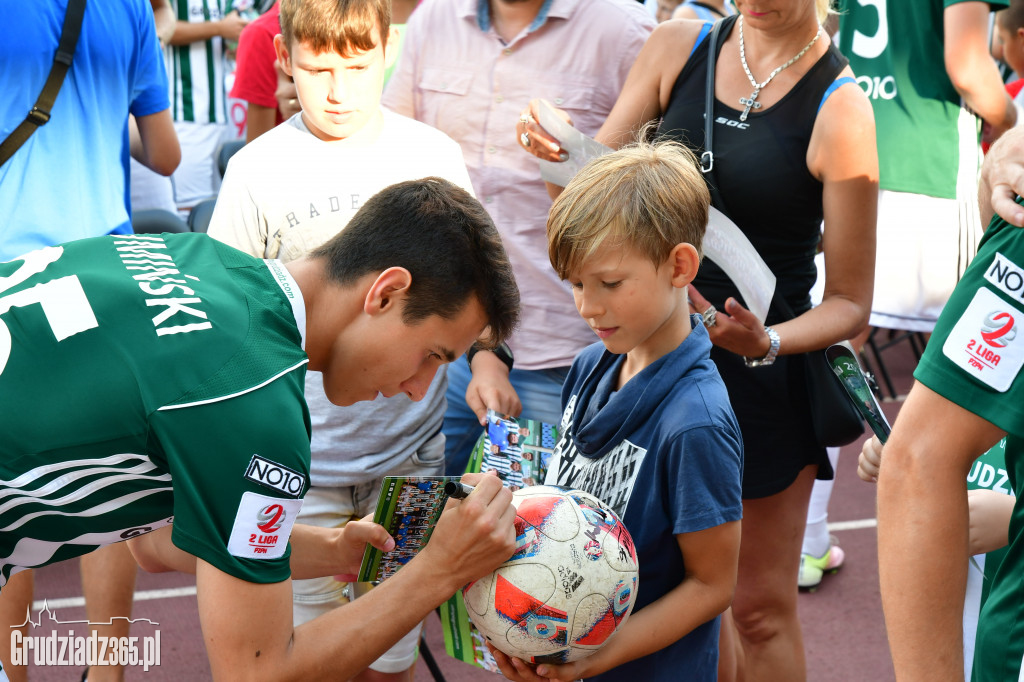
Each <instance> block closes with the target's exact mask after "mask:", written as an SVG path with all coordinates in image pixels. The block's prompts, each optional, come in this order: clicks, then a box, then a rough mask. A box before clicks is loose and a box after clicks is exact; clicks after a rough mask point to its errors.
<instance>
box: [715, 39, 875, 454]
mask: <svg viewBox="0 0 1024 682" xmlns="http://www.w3.org/2000/svg"><path fill="white" fill-rule="evenodd" d="M721 25H722V21H721V20H719V21H716V22H715V25H714V27H713V28H712V29H711V35H710V37H709V38H708V69H707V83H706V86H705V90H706V92H705V95H704V153H703V154H702V155H701V157H700V167H701V168H700V169H701V171H702V172H703V173H704V174H705V175H707V176H708V180H709V182H708V185H709V189H710V191H711V197H712V204H715V205H716V206H715V207H716V208H718V210H720V211H724V210H725V203H724V202H723V200H722V196H721V194H719V192H718V188H717V187H715V183H714V172H713V169H714V166H715V155H714V153H713V152H712V150H711V144H712V139H713V132H714V130H713V128H714V103H715V61H716V57H717V52H718V49H717V48H718V34H719V28H720V27H721ZM773 303H774V304H775V306H776V310H778V311H779V312H781V313H782V314H783V315H784V316H785V319H787V320H791V319H793V318H794V317H796V315H795V314H794V313H793V310H792V309H791V308H790V307H789V304H788V303H786V301H785V300H784V299H783V298H782V296H775V298H774V299H773ZM803 358H804V376H805V379H806V381H807V394H808V396H809V398H810V401H809V402H810V413H811V414H810V417H811V424H812V426H813V427H814V438H815V440H816V441H817V442H818V445H821V446H822V447H838V446H840V445H846V444H847V443H852V442H853V441H855V440H857V439H858V438H860V436H861V435H862V434H863V433H864V421H863V420H862V419H861V417H860V413H859V412H858V411H857V408H856V407H855V406H854V405H853V403H852V402H850V398H849V397H848V396H847V395H846V390H845V389H844V388H843V385H842V383H840V379H839V377H837V376H836V375H835V373H834V372H833V371H832V368H831V367H829V364H828V358H826V357H825V350H824V349H822V350H815V351H811V352H809V353H804V355H803ZM793 360H797V358H793ZM754 371H757V370H756V369H755V370H754Z"/></svg>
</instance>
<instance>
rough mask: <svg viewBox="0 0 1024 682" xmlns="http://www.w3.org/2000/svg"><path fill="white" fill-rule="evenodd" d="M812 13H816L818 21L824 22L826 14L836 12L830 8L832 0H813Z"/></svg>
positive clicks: (826, 17)
mask: <svg viewBox="0 0 1024 682" xmlns="http://www.w3.org/2000/svg"><path fill="white" fill-rule="evenodd" d="M814 13H815V14H817V15H818V23H819V24H824V23H825V20H826V19H828V15H830V14H835V13H836V11H835V10H834V9H833V8H832V0H814Z"/></svg>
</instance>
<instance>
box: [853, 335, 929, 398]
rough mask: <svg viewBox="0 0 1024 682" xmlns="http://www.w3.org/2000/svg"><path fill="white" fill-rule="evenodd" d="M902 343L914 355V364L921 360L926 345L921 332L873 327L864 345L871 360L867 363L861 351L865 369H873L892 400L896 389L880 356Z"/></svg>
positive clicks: (865, 355) (866, 358)
mask: <svg viewBox="0 0 1024 682" xmlns="http://www.w3.org/2000/svg"><path fill="white" fill-rule="evenodd" d="M903 342H907V344H908V345H909V348H910V352H911V353H913V355H914V363H915V365H916V364H917V362H919V361H920V360H921V354H922V353H924V347H925V344H926V343H927V339H926V337H925V335H924V334H922V333H921V332H911V331H905V330H899V329H882V328H879V327H874V328H872V329H871V334H870V335H869V336H868V340H867V341H866V342H865V343H864V347H865V349H868V348H870V349H871V360H870V361H869V359H868V355H867V353H865V352H863V351H861V361H862V362H863V363H864V365H865V367H868V368H869V369H870V368H872V367H873V369H874V372H873V373H874V374H875V376H876V377H879V378H880V379H881V381H882V384H883V385H884V386H885V388H886V390H888V392H889V397H890V398H892V399H893V400H895V399H896V397H897V395H898V394H897V393H896V387H895V386H894V385H893V383H892V377H891V375H890V374H889V370H888V368H887V367H886V366H885V360H884V358H883V357H882V354H883V353H884V352H885V351H887V350H889V349H890V348H894V347H896V346H899V345H900V344H902V343H903Z"/></svg>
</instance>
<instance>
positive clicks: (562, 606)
mask: <svg viewBox="0 0 1024 682" xmlns="http://www.w3.org/2000/svg"><path fill="white" fill-rule="evenodd" d="M512 504H513V505H515V507H516V510H517V512H516V521H515V524H516V535H517V538H516V552H515V554H513V555H512V557H511V558H510V559H509V560H508V561H506V562H505V563H504V564H502V565H501V566H499V567H498V568H497V570H495V571H494V573H491V574H490V575H488V576H485V577H483V578H481V579H480V580H477V581H475V582H473V583H470V584H469V585H467V586H466V587H465V588H464V589H463V591H462V593H463V597H464V599H465V602H466V610H467V611H468V612H469V617H470V619H471V620H472V621H473V624H474V625H475V626H476V627H477V629H478V630H480V632H481V633H483V635H484V636H485V637H487V639H488V641H490V642H491V644H493V645H494V646H495V648H497V649H499V650H500V651H502V652H504V653H506V654H508V655H510V656H515V657H517V658H521V659H523V660H525V661H529V662H532V663H543V662H548V663H565V662H568V661H575V660H578V659H580V658H585V657H587V656H589V655H591V654H592V653H594V652H595V651H597V650H598V649H599V648H601V646H602V645H603V644H604V643H605V642H606V641H607V640H608V638H609V637H611V636H612V634H614V633H615V631H616V630H617V629H618V628H619V627H620V626H621V625H622V624H623V623H624V622H625V621H626V618H627V617H628V616H629V614H630V612H631V611H632V610H633V604H634V602H635V601H636V590H637V560H636V549H635V548H634V546H633V540H632V538H631V537H630V535H629V532H628V531H626V528H625V526H623V524H622V520H621V519H619V517H618V516H617V515H616V514H615V512H613V511H612V510H611V509H610V508H609V507H608V506H606V505H605V504H604V503H603V502H601V501H600V500H598V499H597V498H595V497H594V496H593V495H590V494H588V493H585V492H582V491H580V490H567V489H565V488H558V487H555V486H534V487H530V488H523V489H522V490H519V491H517V492H515V493H514V494H513V500H512Z"/></svg>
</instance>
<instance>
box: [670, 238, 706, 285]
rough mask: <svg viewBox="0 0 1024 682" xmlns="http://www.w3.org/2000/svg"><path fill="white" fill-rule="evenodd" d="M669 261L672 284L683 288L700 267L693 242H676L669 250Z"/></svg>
mask: <svg viewBox="0 0 1024 682" xmlns="http://www.w3.org/2000/svg"><path fill="white" fill-rule="evenodd" d="M668 257H669V263H670V264H671V266H672V286H674V287H677V288H680V289H685V288H686V287H687V286H688V285H689V284H690V282H692V281H693V278H694V277H696V276H697V269H698V268H699V267H700V256H699V255H697V249H696V248H695V247H694V246H693V244H687V243H685V242H684V243H682V244H676V245H675V246H674V247H673V248H672V251H670V252H669V256H668Z"/></svg>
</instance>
